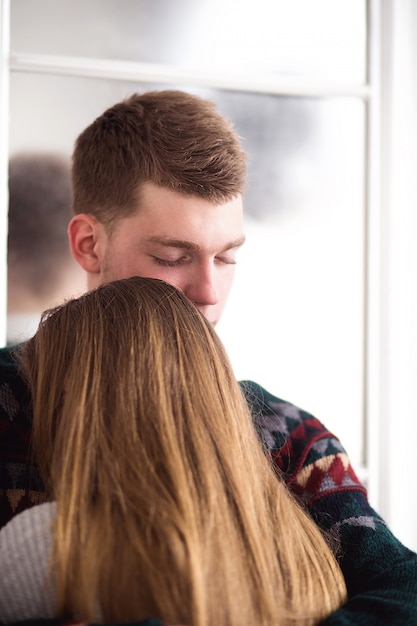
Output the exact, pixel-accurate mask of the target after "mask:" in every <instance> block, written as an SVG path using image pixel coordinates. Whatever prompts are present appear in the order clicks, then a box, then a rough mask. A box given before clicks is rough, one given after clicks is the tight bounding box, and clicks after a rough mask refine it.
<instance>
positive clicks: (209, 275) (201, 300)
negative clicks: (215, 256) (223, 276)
mask: <svg viewBox="0 0 417 626" xmlns="http://www.w3.org/2000/svg"><path fill="white" fill-rule="evenodd" d="M183 291H184V293H185V295H186V296H187V298H189V299H190V300H191V301H192V302H194V304H196V305H197V306H207V305H214V304H217V303H218V301H219V296H218V292H217V288H216V275H215V268H214V265H213V263H212V262H211V261H206V262H204V263H199V264H198V265H196V266H195V267H194V268H193V271H192V272H191V273H190V274H189V276H188V279H187V282H186V284H185V286H184V288H183Z"/></svg>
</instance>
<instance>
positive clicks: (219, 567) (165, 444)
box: [19, 278, 346, 626]
mask: <svg viewBox="0 0 417 626" xmlns="http://www.w3.org/2000/svg"><path fill="white" fill-rule="evenodd" d="M19 358H20V360H21V364H22V366H23V370H24V372H25V374H26V376H27V379H28V381H29V384H30V387H31V390H32V394H33V408H34V430H33V446H34V452H35V455H36V459H37V463H38V465H39V466H40V470H41V474H42V476H43V479H44V481H45V483H46V486H47V489H48V496H49V497H50V498H51V499H56V500H57V518H56V522H55V526H54V549H53V559H52V568H53V571H54V573H55V576H56V580H57V589H58V606H59V613H60V614H61V615H65V614H70V615H75V616H81V617H82V618H84V619H87V620H97V619H100V620H103V621H104V622H106V621H119V622H122V621H133V620H139V619H143V618H146V617H150V616H156V617H160V618H162V619H164V620H166V622H167V623H169V624H178V623H181V624H189V625H190V626H211V625H213V624H224V625H225V626H226V625H228V626H229V625H230V626H233V625H236V626H237V625H239V626H242V625H243V626H245V625H247V626H253V624H258V625H259V626H263V625H272V624H273V625H274V626H279V625H283V624H295V623H296V624H303V625H307V624H316V623H318V622H319V621H320V620H321V619H323V618H324V617H325V616H327V615H328V614H329V613H330V612H332V611H333V610H335V609H336V608H337V607H339V606H340V605H341V603H342V602H343V601H344V600H345V593H346V591H345V586H344V582H343V577H342V574H341V572H340V570H339V567H338V565H337V563H336V560H335V558H334V556H333V554H332V552H331V550H330V549H329V547H328V545H327V543H326V542H325V540H324V539H323V537H322V536H321V533H320V531H319V529H318V528H317V527H316V525H315V524H314V523H313V522H312V521H311V520H310V518H309V517H308V516H307V514H306V513H305V512H304V511H303V510H301V508H300V507H299V506H298V504H297V503H296V502H295V500H294V499H293V498H292V497H291V495H290V494H289V492H288V489H287V488H286V486H285V485H284V483H283V482H282V480H281V478H280V477H279V476H277V475H276V473H275V472H274V470H273V469H272V468H271V466H270V463H269V461H268V459H267V457H266V455H265V453H264V451H263V449H262V446H261V444H260V442H259V440H258V437H257V435H256V432H255V429H254V426H253V422H252V418H251V416H250V414H249V411H248V408H247V405H246V402H245V400H244V398H243V395H242V392H241V390H240V387H239V385H238V384H237V382H236V380H235V378H234V376H233V372H232V369H231V366H230V364H229V361H228V358H227V356H226V354H225V351H224V348H223V346H222V344H221V342H220V340H219V339H218V337H217V336H216V334H215V332H214V331H213V330H212V328H211V327H210V325H209V324H208V323H207V322H206V320H205V319H204V317H203V316H202V315H201V314H200V313H199V312H198V311H197V309H196V308H195V307H194V306H193V305H192V304H191V303H190V302H189V301H188V300H187V298H186V297H185V296H184V295H183V294H182V293H181V292H179V291H178V290H177V289H175V288H174V287H172V286H170V285H168V284H166V283H164V282H163V281H160V280H156V279H148V278H130V279H124V280H119V281H115V282H114V283H110V284H107V285H104V286H102V287H99V288H98V289H96V290H94V291H92V292H90V293H88V294H86V295H84V296H82V297H80V298H78V299H75V300H71V301H69V302H67V303H65V304H64V305H63V306H61V307H58V308H56V309H53V310H51V311H49V312H47V313H46V314H45V315H44V317H43V320H42V322H41V324H40V327H39V330H38V332H37V334H36V335H35V337H34V338H33V339H31V340H30V341H29V342H28V343H27V344H26V346H25V347H24V348H23V349H22V351H21V354H20V357H19Z"/></svg>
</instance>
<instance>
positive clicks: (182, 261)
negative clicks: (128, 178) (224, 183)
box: [89, 183, 244, 324]
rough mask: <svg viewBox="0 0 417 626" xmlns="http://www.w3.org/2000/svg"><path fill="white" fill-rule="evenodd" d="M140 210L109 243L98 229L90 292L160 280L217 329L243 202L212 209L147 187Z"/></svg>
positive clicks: (197, 200) (241, 239) (121, 224)
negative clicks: (114, 283) (131, 280)
mask: <svg viewBox="0 0 417 626" xmlns="http://www.w3.org/2000/svg"><path fill="white" fill-rule="evenodd" d="M139 207H140V208H139V210H138V212H137V214H135V215H134V216H131V217H128V218H125V219H122V220H120V222H119V223H118V224H117V225H116V227H115V229H114V230H113V232H112V234H111V236H110V237H108V236H107V234H106V231H105V229H104V228H103V227H102V226H101V225H100V230H99V239H98V246H97V247H96V249H97V253H98V255H99V256H100V259H101V264H100V271H99V272H97V273H96V274H93V275H90V280H89V287H90V288H92V287H96V286H98V285H100V284H102V283H105V282H109V281H111V280H117V279H119V278H128V277H130V276H143V277H149V278H160V279H162V280H165V281H166V282H168V283H171V284H172V285H174V286H175V287H178V288H179V289H181V290H182V291H183V292H184V293H185V295H186V296H187V297H188V298H189V299H190V300H192V301H193V302H194V304H195V305H196V306H197V307H198V309H199V310H200V311H201V313H203V315H205V317H206V318H207V319H208V320H209V322H211V323H212V324H216V323H217V322H218V320H219V318H220V315H221V313H222V311H223V308H224V306H225V304H226V300H227V297H228V295H229V291H230V289H231V286H232V282H233V277H234V273H235V263H236V254H237V251H238V249H239V247H240V246H241V245H242V244H243V242H244V235H243V224H242V219H243V218H242V199H241V198H240V197H238V198H235V199H233V200H231V201H229V202H226V203H225V204H220V205H213V204H211V203H209V202H207V201H206V200H203V199H201V198H198V197H195V196H186V195H183V194H180V193H177V192H174V191H171V190H169V189H165V188H163V187H158V186H156V185H154V184H152V183H145V184H144V185H142V186H141V190H140V200H139Z"/></svg>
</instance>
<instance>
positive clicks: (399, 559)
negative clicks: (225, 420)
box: [241, 382, 417, 626]
mask: <svg viewBox="0 0 417 626" xmlns="http://www.w3.org/2000/svg"><path fill="white" fill-rule="evenodd" d="M241 385H242V389H243V391H244V393H245V396H246V398H247V401H248V403H249V406H250V408H251V411H252V415H253V418H254V423H255V426H256V428H257V430H258V432H259V435H260V437H261V439H262V441H263V443H264V445H265V446H266V448H267V450H268V451H269V453H270V454H271V456H272V459H273V460H274V462H275V463H276V465H277V466H278V467H279V468H280V470H281V471H282V472H283V474H284V478H285V480H286V482H287V484H288V486H289V488H290V489H291V491H292V492H293V493H294V494H295V495H296V496H297V498H298V499H299V500H300V501H301V502H302V503H304V505H305V506H306V507H307V509H308V510H309V512H310V514H311V515H312V517H313V518H314V520H315V521H316V522H317V524H318V525H319V526H320V527H321V528H322V529H323V530H325V531H327V532H329V533H330V535H331V536H332V537H333V538H334V539H335V542H336V545H337V546H339V550H338V555H339V560H340V566H341V569H342V571H343V574H344V577H345V581H346V586H347V589H348V594H349V599H348V602H347V603H346V604H345V605H344V606H343V607H342V608H341V609H339V610H338V611H336V612H335V613H333V614H332V615H331V616H330V617H329V618H328V619H327V620H325V622H323V624H326V626H348V625H352V626H353V625H355V626H358V625H361V624H364V625H365V624H366V626H373V625H374V626H383V625H385V624H386V625H387V626H388V625H389V626H395V625H398V626H400V625H401V626H404V624H417V554H415V553H414V552H412V551H410V550H408V549H407V548H406V547H405V546H403V545H402V544H401V543H400V542H399V541H398V540H397V539H396V537H394V535H393V534H392V533H391V532H390V530H389V529H388V528H387V526H386V524H385V523H384V521H383V520H382V519H381V517H380V516H379V515H378V514H377V513H376V512H375V511H374V510H373V509H372V508H371V507H370V505H369V503H368V500H367V493H366V489H365V487H364V486H363V485H362V484H361V483H360V481H359V480H358V478H357V476H356V474H355V472H354V470H353V468H352V466H351V464H350V461H349V459H348V456H347V454H346V452H345V450H344V448H343V446H342V445H341V443H340V441H339V440H338V439H337V438H336V437H335V436H334V435H332V434H331V433H330V432H329V431H328V430H327V429H326V428H325V427H324V426H323V424H321V423H320V422H319V421H318V420H317V419H316V418H314V417H313V416H312V415H310V414H309V413H306V412H305V411H301V410H300V409H298V408H297V407H295V406H293V405H291V404H289V403H287V402H283V401H282V400H279V399H278V398H275V397H274V396H272V395H271V394H269V393H268V392H266V391H265V390H264V389H262V387H260V386H259V385H256V384H255V383H252V382H244V383H241Z"/></svg>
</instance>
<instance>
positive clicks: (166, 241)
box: [148, 236, 246, 252]
mask: <svg viewBox="0 0 417 626" xmlns="http://www.w3.org/2000/svg"><path fill="white" fill-rule="evenodd" d="M245 239H246V237H245V236H243V237H239V239H235V240H234V241H230V242H229V243H227V244H226V245H225V246H224V248H223V250H222V251H223V252H224V251H226V250H231V249H232V248H239V247H240V246H242V245H243V244H244V243H245ZM148 242H149V243H156V244H159V245H161V246H166V247H168V248H181V249H183V250H190V252H200V250H201V246H199V245H198V244H196V243H193V242H192V241H187V240H185V239H171V238H170V237H161V236H159V237H158V236H154V237H149V239H148Z"/></svg>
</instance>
